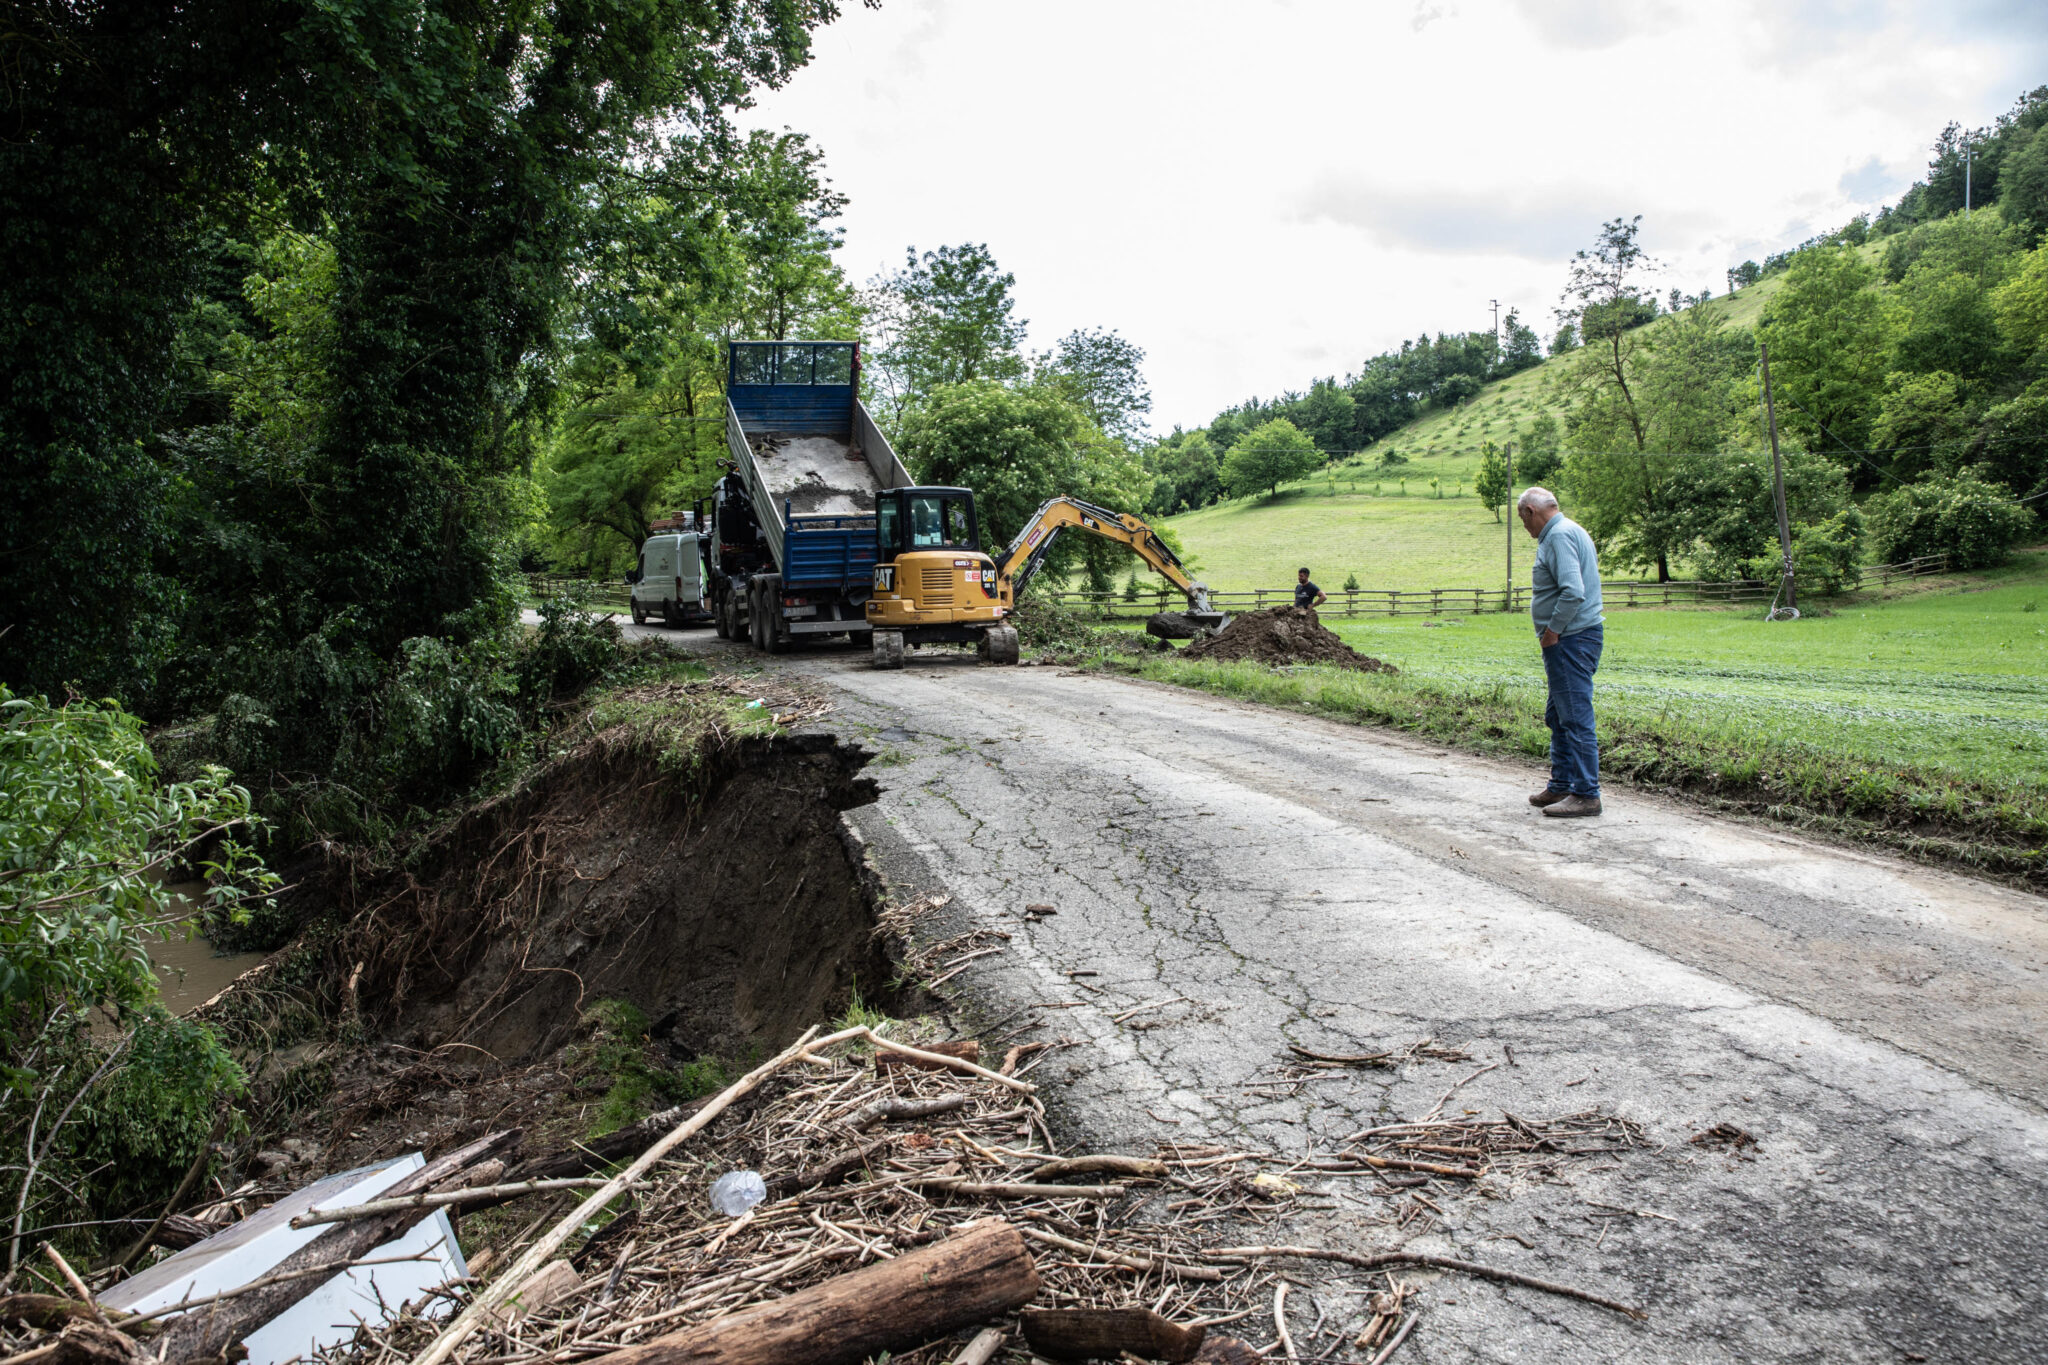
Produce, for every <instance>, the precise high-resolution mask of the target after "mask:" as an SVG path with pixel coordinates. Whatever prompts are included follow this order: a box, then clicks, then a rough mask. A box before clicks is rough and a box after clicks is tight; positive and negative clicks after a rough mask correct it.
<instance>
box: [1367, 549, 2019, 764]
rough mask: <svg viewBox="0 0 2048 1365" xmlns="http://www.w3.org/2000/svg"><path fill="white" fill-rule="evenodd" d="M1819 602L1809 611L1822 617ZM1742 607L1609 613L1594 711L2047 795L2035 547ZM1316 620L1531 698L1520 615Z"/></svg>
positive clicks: (1374, 651) (1400, 662)
mask: <svg viewBox="0 0 2048 1365" xmlns="http://www.w3.org/2000/svg"><path fill="white" fill-rule="evenodd" d="M1826 609H1827V608H1826V607H1825V606H1823V610H1826ZM1761 614H1762V613H1761V612H1760V611H1758V610H1755V609H1749V610H1734V609H1687V610H1647V609H1642V610H1634V611H1629V610H1615V611H1610V612H1609V613H1608V617H1607V626H1606V647H1605V651H1604V654H1603V657H1602V659H1601V664H1600V673H1599V676H1598V680H1597V684H1596V687H1597V693H1596V695H1597V698H1598V705H1599V707H1600V709H1601V710H1602V712H1603V713H1604V715H1605V716H1606V717H1608V718H1611V719H1613V720H1615V721H1621V720H1624V719H1626V720H1628V721H1631V722H1633V724H1632V726H1631V728H1637V729H1656V728H1658V727H1660V726H1665V727H1672V728H1683V729H1686V730H1693V729H1696V728H1698V727H1702V726H1706V727H1711V728H1715V729H1720V730H1722V731H1724V732H1725V733H1726V734H1727V736H1728V737H1729V739H1730V740H1731V741H1736V740H1738V739H1739V736H1741V735H1744V734H1753V735H1756V736H1757V737H1758V738H1759V739H1762V740H1764V741H1766V742H1768V743H1770V744H1771V745H1772V746H1773V747H1781V746H1782V747H1789V748H1808V747H1810V748H1813V749H1817V750H1821V751H1823V752H1826V753H1829V754H1831V755H1835V756H1838V757H1842V758H1851V759H1855V760H1858V761H1861V762H1865V763H1868V764H1871V765H1873V766H1874V767H1878V768H1894V767H1911V768H1917V769H1920V770H1922V771H1924V772H1930V773H1942V774H1945V775H1949V776H1953V777H1957V778H1961V779H1964V780H1969V781H1990V782H1993V783H1995V784H1998V785H2005V784H2015V785H2019V786H2029V787H2035V788H2038V789H2041V790H2044V791H2048V552H2044V551H2039V550H2037V551H2034V552H2031V553H2029V554H2026V555H2023V556H2021V557H2020V559H2019V560H2018V561H2017V562H2016V563H2015V564H2013V565H2011V566H2009V567H2008V568H2007V569H2005V570H2003V571H2000V572H1999V573H1998V574H1996V575H1995V576H1987V577H1986V578H1985V579H1984V580H1983V581H1982V582H1980V583H1978V584H1974V585H1972V586H1971V587H1969V588H1965V589H1961V590H1955V589H1950V590H1943V591H1930V592H1920V593H1912V594H1909V595H1905V596H1901V597H1898V598H1895V599H1893V600H1889V601H1877V602H1870V603H1867V604H1862V605H1848V606H1843V607H1840V608H1837V609H1834V610H1833V612H1832V614H1829V615H1820V616H1809V617H1807V618H1805V619H1802V620H1799V621H1785V622H1766V621H1763V620H1761V619H1759V618H1760V616H1761ZM1443 619H1444V620H1445V621H1446V622H1450V621H1458V622H1460V624H1444V625H1440V626H1425V625H1424V624H1423V621H1422V620H1421V619H1417V618H1412V617H1405V618H1397V619H1387V618H1380V619H1377V620H1375V619H1370V618H1361V619H1356V620H1344V619H1341V618H1327V624H1329V625H1330V626H1331V628H1332V629H1334V630H1336V631H1337V633H1338V634H1339V635H1342V636H1343V637H1344V638H1345V639H1346V640H1347V641H1349V642H1350V644H1351V645H1352V646H1353V647H1354V648H1356V649H1358V650H1360V651H1361V652H1363V653H1366V654H1371V655H1375V656H1377V657H1379V658H1382V659H1385V660H1387V661H1388V662H1390V663H1392V664H1395V665H1396V666H1398V667H1399V668H1400V669H1401V670H1402V672H1403V674H1404V675H1405V676H1406V677H1407V678H1409V679H1411V680H1413V681H1415V682H1435V683H1440V684H1445V685H1448V686H1454V687H1456V688H1458V689H1460V690H1468V689H1482V688H1484V689H1490V688H1493V687H1495V686H1498V685H1506V686H1507V687H1510V688H1527V689H1529V691H1530V692H1531V694H1532V700H1533V699H1534V696H1535V695H1536V694H1540V691H1541V688H1542V685H1543V670H1542V661H1541V657H1540V653H1539V651H1538V649H1537V647H1536V645H1535V643H1534V640H1533V637H1532V636H1531V634H1530V630H1529V625H1528V621H1527V619H1526V617H1524V616H1522V615H1521V614H1517V615H1514V616H1505V615H1490V616H1475V617H1464V618H1443Z"/></svg>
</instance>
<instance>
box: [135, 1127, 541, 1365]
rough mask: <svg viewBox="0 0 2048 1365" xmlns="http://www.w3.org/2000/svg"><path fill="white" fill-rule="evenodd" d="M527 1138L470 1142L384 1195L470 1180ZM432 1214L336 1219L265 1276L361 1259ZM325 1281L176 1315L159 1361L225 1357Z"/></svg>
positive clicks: (497, 1136)
mask: <svg viewBox="0 0 2048 1365" xmlns="http://www.w3.org/2000/svg"><path fill="white" fill-rule="evenodd" d="M522 1136H523V1133H522V1130H520V1129H518V1128H511V1129H507V1130H505V1131H504V1132H501V1133H492V1134H490V1135H488V1136H486V1137H482V1138H478V1139H477V1140H476V1141H475V1142H472V1143H470V1144H468V1145H467V1146H464V1147H458V1148H456V1149H455V1150H454V1151H452V1152H449V1153H448V1154H447V1155H445V1156H439V1157H436V1158H434V1159H433V1160H432V1161H429V1162H428V1163H427V1164H426V1165H424V1166H422V1167H420V1169H418V1170H417V1171H414V1172H413V1173H412V1174H411V1175H408V1176H406V1177H405V1178H404V1179H403V1180H401V1181H399V1182H398V1183H397V1184H395V1185H393V1186H392V1187H391V1188H390V1189H389V1190H386V1191H385V1193H386V1194H387V1195H388V1196H390V1197H392V1198H399V1197H402V1196H404V1195H408V1194H416V1193H419V1192H421V1191H424V1190H432V1189H435V1188H437V1187H445V1186H447V1185H449V1184H451V1183H459V1182H461V1181H462V1180H464V1179H467V1177H468V1174H469V1169H470V1167H472V1166H474V1165H475V1164H476V1163H477V1162H479V1161H484V1160H487V1159H489V1158H491V1157H494V1156H497V1155H500V1154H501V1153H504V1152H507V1151H510V1150H511V1149H513V1148H514V1147H517V1146H518V1145H519V1141H520V1138H521V1137H522ZM432 1213H433V1210H432V1209H426V1208H414V1209H406V1210H404V1211H403V1212H399V1213H387V1214H384V1215H383V1216H381V1217H377V1218H362V1219H357V1220H355V1221H353V1222H348V1223H337V1224H335V1225H334V1226H333V1227H331V1228H329V1229H328V1230H327V1231H326V1232H323V1233H321V1234H320V1235H319V1236H318V1237H315V1238H314V1239H313V1240H312V1241H310V1242H308V1243H306V1245H304V1246H302V1247H300V1248H299V1249H298V1250H297V1251H295V1252H293V1253H292V1254H291V1255H289V1256H287V1257H285V1258H284V1260H282V1261H280V1262H278V1264H277V1265H276V1266H275V1267H273V1268H272V1270H271V1273H270V1276H268V1277H266V1278H278V1277H282V1276H286V1275H289V1274H290V1273H291V1272H293V1271H296V1270H301V1269H304V1268H305V1267H308V1266H315V1265H319V1264H321V1263H323V1262H331V1261H342V1262H346V1261H353V1260H357V1259H359V1258H361V1257H362V1256H364V1255H365V1254H367V1253H368V1252H370V1251H371V1250H373V1249H374V1248H377V1247H380V1246H383V1245H384V1244H385V1243H386V1242H388V1241H390V1240H391V1239H392V1238H394V1237H397V1236H400V1235H401V1234H403V1233H404V1232H405V1231H406V1230H407V1229H409V1228H411V1227H412V1226H413V1224H415V1223H417V1222H419V1221H420V1220H421V1219H424V1218H426V1217H428V1216H429V1215H430V1214H432ZM323 1282H324V1281H323V1280H322V1279H321V1278H320V1277H318V1276H312V1275H305V1276H299V1277H296V1278H291V1279H281V1280H280V1282H279V1283H276V1284H272V1285H268V1286H266V1287H265V1288H262V1289H259V1290H256V1291H254V1292H252V1293H247V1294H241V1295H238V1296H236V1297H234V1298H231V1299H225V1300H222V1301H220V1302H217V1303H214V1304H212V1305H209V1306H208V1307H206V1308H204V1309H195V1310H194V1311H192V1312H189V1313H186V1314H183V1315H182V1316H180V1317H176V1318H173V1319H172V1320H171V1321H170V1322H169V1323H167V1324H166V1325H165V1327H164V1331H163V1336H162V1337H161V1338H159V1340H160V1342H161V1343H162V1344H161V1346H160V1347H159V1350H158V1353H157V1354H158V1359H161V1360H167V1361H180V1360H186V1359H189V1358H191V1357H194V1356H217V1355H220V1354H221V1353H222V1352H224V1351H226V1350H227V1348H228V1347H230V1346H233V1345H234V1344H235V1343H237V1342H239V1341H240V1340H241V1339H242V1338H243V1337H245V1336H247V1335H249V1333H251V1332H253V1331H255V1330H256V1329H257V1328H258V1327H261V1326H262V1325H263V1324H264V1323H266V1322H269V1321H270V1320H271V1319H272V1318H274V1317H276V1316H277V1315H278V1314H280V1313H282V1312H284V1311H285V1310H286V1309H287V1308H290V1307H291V1306H292V1305H293V1304H295V1303H297V1302H298V1301H299V1300H301V1299H303V1298H305V1297H306V1296H307V1295H308V1294H311V1293H312V1292H313V1291H314V1290H316V1289H318V1288H319V1287H320V1286H321V1284H322V1283H323Z"/></svg>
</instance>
